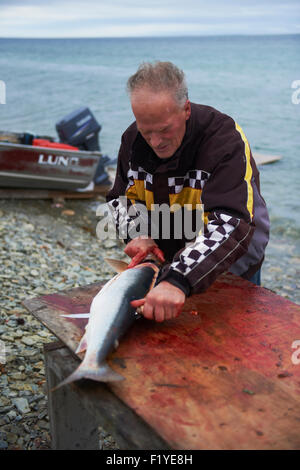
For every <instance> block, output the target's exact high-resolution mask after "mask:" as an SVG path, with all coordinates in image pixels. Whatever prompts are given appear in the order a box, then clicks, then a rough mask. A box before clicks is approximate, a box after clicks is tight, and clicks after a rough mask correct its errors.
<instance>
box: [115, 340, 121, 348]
mask: <svg viewBox="0 0 300 470" xmlns="http://www.w3.org/2000/svg"><path fill="white" fill-rule="evenodd" d="M119 344H120V343H119V341H118V340H117V339H115V341H114V348H115V349H118V347H119Z"/></svg>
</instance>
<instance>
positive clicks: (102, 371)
mask: <svg viewBox="0 0 300 470" xmlns="http://www.w3.org/2000/svg"><path fill="white" fill-rule="evenodd" d="M81 379H91V380H95V381H96V382H117V381H120V380H125V378H124V377H123V376H122V375H120V374H118V372H115V371H114V370H113V369H111V367H109V365H108V364H107V363H106V362H104V363H102V364H101V365H100V366H99V367H97V368H91V367H86V366H84V363H83V362H82V363H81V364H80V366H79V367H77V369H76V370H75V371H74V372H73V373H72V374H71V375H69V377H67V378H66V379H65V380H63V381H62V382H60V383H59V384H58V385H56V387H54V388H52V389H51V392H54V391H55V390H58V389H59V388H61V387H63V386H64V385H67V384H69V383H72V382H75V381H76V380H81Z"/></svg>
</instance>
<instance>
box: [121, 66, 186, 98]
mask: <svg viewBox="0 0 300 470" xmlns="http://www.w3.org/2000/svg"><path fill="white" fill-rule="evenodd" d="M141 88H150V89H151V90H153V91H171V92H172V93H173V95H174V98H175V100H176V101H177V103H178V105H179V106H180V107H181V106H184V104H185V102H186V100H187V99H188V89H187V85H186V81H185V76H184V73H183V71H182V70H180V69H179V68H178V67H176V65H174V64H172V62H160V61H156V62H154V63H153V64H152V63H150V62H143V63H142V64H141V65H140V66H139V68H138V70H137V72H136V73H135V74H134V75H132V76H131V77H129V79H128V81H127V91H128V93H129V94H130V95H131V93H132V92H133V91H135V90H138V89H141Z"/></svg>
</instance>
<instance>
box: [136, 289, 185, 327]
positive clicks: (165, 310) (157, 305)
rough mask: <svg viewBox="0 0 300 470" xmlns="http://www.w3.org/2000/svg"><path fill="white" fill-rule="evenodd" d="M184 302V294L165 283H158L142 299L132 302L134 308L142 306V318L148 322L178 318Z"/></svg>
mask: <svg viewBox="0 0 300 470" xmlns="http://www.w3.org/2000/svg"><path fill="white" fill-rule="evenodd" d="M184 302H185V294H184V293H183V292H182V290H181V289H179V288H178V287H176V286H173V284H170V283H169V282H167V281H162V282H160V283H159V284H158V285H157V286H156V287H154V288H153V289H152V290H151V291H150V292H149V294H147V295H146V297H145V298H144V299H139V300H133V301H132V302H130V303H131V305H132V306H133V307H135V308H138V307H141V306H142V305H143V312H142V313H143V316H144V317H145V318H148V320H155V321H157V322H162V321H164V320H170V319H171V318H175V317H178V315H179V314H180V313H181V310H182V307H183V306H184Z"/></svg>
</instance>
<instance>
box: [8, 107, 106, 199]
mask: <svg viewBox="0 0 300 470" xmlns="http://www.w3.org/2000/svg"><path fill="white" fill-rule="evenodd" d="M100 129H101V126H100V125H99V124H98V122H97V121H96V119H95V118H94V116H93V114H92V113H91V111H90V110H89V108H80V109H77V110H76V111H74V112H72V113H70V114H68V115H67V116H65V117H64V118H63V119H62V120H61V121H60V122H59V123H57V124H56V130H57V132H58V135H59V140H58V141H57V140H56V139H55V138H53V137H49V136H39V135H34V134H31V133H29V132H25V133H17V132H6V131H0V187H1V188H32V189H55V190H57V189H59V190H72V191H74V190H78V191H84V190H91V189H92V188H93V187H94V185H102V184H107V183H108V182H109V175H108V173H107V172H106V170H105V166H106V165H113V164H114V163H115V160H111V159H110V158H109V157H108V156H104V155H102V153H101V152H100V146H99V140H98V138H99V137H98V134H99V131H100Z"/></svg>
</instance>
